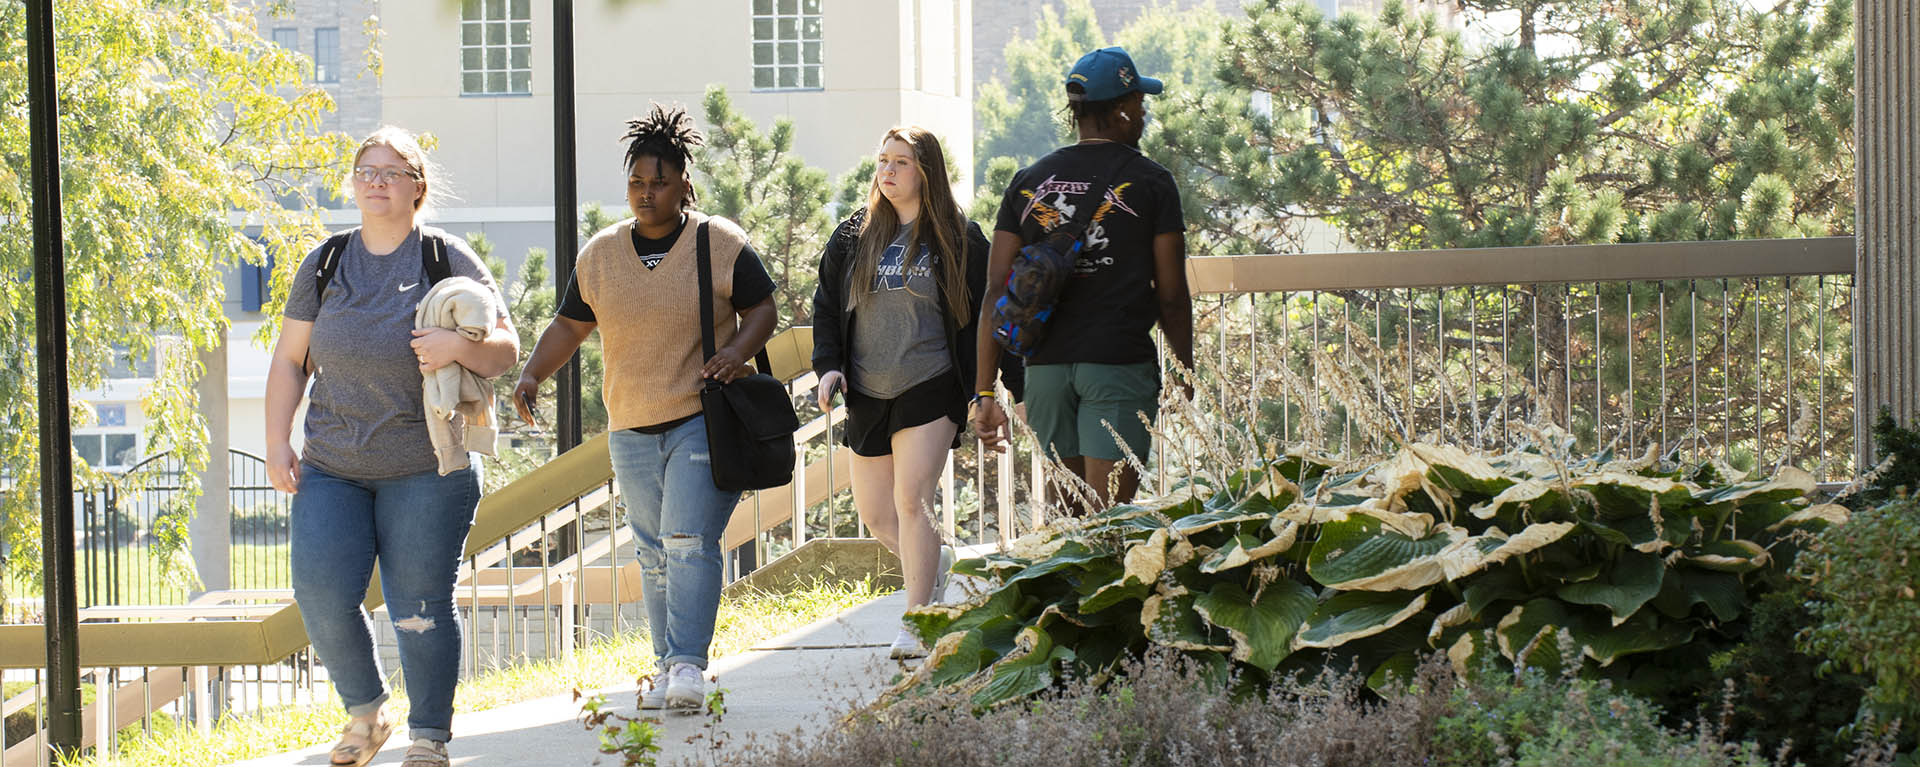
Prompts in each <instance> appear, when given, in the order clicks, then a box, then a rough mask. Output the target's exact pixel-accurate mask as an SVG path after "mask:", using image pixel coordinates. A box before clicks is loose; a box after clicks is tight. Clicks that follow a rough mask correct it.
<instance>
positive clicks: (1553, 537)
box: [1440, 522, 1580, 581]
mask: <svg viewBox="0 0 1920 767" xmlns="http://www.w3.org/2000/svg"><path fill="white" fill-rule="evenodd" d="M1579 527H1580V526H1579V525H1577V524H1574V523H1572V522H1540V523H1537V524H1532V525H1527V527H1526V529H1524V530H1521V531H1520V533H1519V534H1518V535H1513V536H1508V535H1506V534H1505V533H1503V532H1501V530H1500V528H1497V527H1496V528H1492V529H1490V530H1488V531H1487V532H1486V534H1485V535H1476V536H1474V537H1472V538H1466V539H1463V540H1459V541H1455V542H1453V543H1451V544H1448V545H1447V548H1446V549H1444V550H1442V551H1441V552H1440V569H1441V570H1442V571H1443V572H1444V573H1445V574H1446V578H1447V580H1450V581H1452V580H1459V579H1461V578H1465V577H1467V576H1469V575H1472V574H1474V573H1477V572H1479V571H1481V570H1484V569H1486V568H1488V567H1492V566H1494V565H1497V564H1500V563H1502V562H1505V561H1507V560H1509V559H1512V558H1514V557H1517V556H1520V555H1522V554H1526V553H1528V552H1531V551H1535V550H1537V549H1539V548H1540V547H1542V546H1546V545H1548V544H1550V543H1554V542H1556V541H1559V540H1560V539H1562V538H1565V537H1567V534H1568V533H1571V532H1573V531H1574V530H1576V529H1578V528H1579Z"/></svg>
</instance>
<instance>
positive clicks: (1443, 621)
mask: <svg viewBox="0 0 1920 767" xmlns="http://www.w3.org/2000/svg"><path fill="white" fill-rule="evenodd" d="M1470 620H1473V610H1472V608H1470V607H1468V606H1467V603H1465V602H1461V603H1460V604H1457V605H1454V606H1453V607H1450V608H1448V609H1447V611H1446V612H1443V613H1441V614H1440V616H1439V617H1437V618H1434V619H1433V626H1432V627H1431V628H1428V629H1427V646H1428V647H1438V646H1440V635H1441V634H1442V633H1444V632H1445V631H1446V630H1447V629H1450V628H1453V627H1454V626H1459V625H1461V624H1464V623H1466V622H1467V621H1470Z"/></svg>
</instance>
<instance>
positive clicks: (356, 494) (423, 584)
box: [291, 463, 480, 742]
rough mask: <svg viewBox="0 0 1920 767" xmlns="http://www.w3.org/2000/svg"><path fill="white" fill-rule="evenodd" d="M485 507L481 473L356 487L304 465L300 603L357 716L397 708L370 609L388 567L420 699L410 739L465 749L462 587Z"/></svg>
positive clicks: (412, 692)
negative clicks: (458, 592) (370, 591)
mask: <svg viewBox="0 0 1920 767" xmlns="http://www.w3.org/2000/svg"><path fill="white" fill-rule="evenodd" d="M479 503H480V475H479V473H478V472H476V471H474V470H473V469H471V468H469V469H461V470H460V471H456V472H454V473H452V474H448V475H446V476H444V477H442V476H440V475H439V473H438V472H434V471H426V472H422V473H420V474H411V475H408V476H404V477H397V478H394V479H375V480H356V479H346V478H342V477H335V476H333V475H330V474H328V473H326V472H324V471H321V470H320V469H318V468H315V467H314V466H313V465H312V464H308V463H302V464H301V465H300V492H298V493H296V494H294V496H293V509H292V517H293V519H292V523H291V524H292V554H293V599H294V601H295V602H296V603H298V604H299V606H300V615H301V618H302V619H304V620H305V621H306V624H307V637H308V638H309V639H311V640H312V641H313V649H314V650H315V651H316V652H318V653H319V654H320V662H321V663H324V664H326V667H327V674H328V675H329V676H330V677H332V679H333V687H334V690H335V691H337V692H339V693H340V702H341V703H342V704H344V705H345V706H346V708H347V713H348V714H351V715H353V716H361V715H364V714H367V713H369V712H372V711H376V710H378V709H379V708H380V706H381V704H383V703H386V701H387V685H386V676H385V675H384V674H383V673H381V670H380V659H379V657H378V656H377V655H376V654H375V653H374V651H373V624H372V622H371V621H369V620H368V617H367V613H366V611H365V610H363V609H361V606H360V605H361V601H362V600H363V599H364V598H365V597H366V594H367V583H368V581H369V580H370V579H371V578H372V577H373V565H374V562H375V561H376V560H377V561H378V562H379V563H380V589H381V591H382V592H383V593H384V594H386V598H387V612H388V614H389V615H391V616H392V617H393V627H394V635H395V639H396V642H397V643H398V644H399V649H400V668H401V670H402V671H403V672H404V673H405V674H406V684H407V697H409V698H411V699H412V707H411V709H410V710H409V711H408V712H407V729H408V732H409V735H410V736H411V737H414V738H430V739H432V740H438V741H442V742H445V741H448V740H451V739H452V738H453V733H452V732H451V731H450V730H449V728H450V727H451V726H452V724H453V690H454V687H455V686H456V685H457V684H459V682H460V623H459V616H458V614H456V613H455V611H454V609H453V587H454V576H455V573H456V571H457V570H458V568H459V567H460V555H461V553H462V549H463V548H464V547H465V545H466V540H467V530H468V529H469V528H471V527H472V526H473V512H474V508H475V507H476V506H478V505H479Z"/></svg>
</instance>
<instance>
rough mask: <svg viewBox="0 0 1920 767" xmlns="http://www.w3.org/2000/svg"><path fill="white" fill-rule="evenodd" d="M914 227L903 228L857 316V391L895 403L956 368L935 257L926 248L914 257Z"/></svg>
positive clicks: (883, 256) (883, 259)
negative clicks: (942, 310) (911, 253)
mask: <svg viewBox="0 0 1920 767" xmlns="http://www.w3.org/2000/svg"><path fill="white" fill-rule="evenodd" d="M912 238H913V226H912V225H911V224H908V225H904V226H901V227H900V231H899V233H898V234H896V235H894V238H893V244H891V245H888V246H887V249H886V252H884V253H882V254H881V255H880V265H879V268H878V269H876V270H875V271H874V277H873V286H872V287H871V288H870V289H869V292H868V294H867V296H866V298H865V299H863V300H862V301H861V302H860V308H859V309H856V310H855V311H854V313H853V375H852V376H851V378H852V382H853V387H854V388H856V389H858V390H860V393H861V394H865V395H867V396H869V397H879V398H882V399H890V398H893V397H898V396H900V395H901V394H904V393H906V391H907V390H908V389H911V388H913V387H914V385H915V384H919V383H922V382H924V381H927V380H928V379H931V378H933V377H934V376H937V375H940V374H941V373H945V372H947V371H948V370H952V369H953V358H952V357H951V356H949V355H948V354H947V329H946V325H945V323H944V322H943V321H942V320H941V317H940V289H939V283H938V281H936V280H935V279H934V276H933V269H934V266H935V264H934V258H933V256H932V255H931V254H930V253H928V252H927V247H926V246H925V245H921V246H920V247H919V248H917V250H918V251H919V252H918V253H917V254H915V256H914V257H913V258H908V257H907V253H908V247H907V245H908V243H909V240H911V239H912Z"/></svg>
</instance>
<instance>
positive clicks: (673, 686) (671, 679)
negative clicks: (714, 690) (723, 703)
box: [666, 663, 707, 708]
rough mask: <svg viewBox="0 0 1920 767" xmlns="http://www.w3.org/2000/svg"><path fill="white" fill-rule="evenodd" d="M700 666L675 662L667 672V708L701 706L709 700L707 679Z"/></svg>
mask: <svg viewBox="0 0 1920 767" xmlns="http://www.w3.org/2000/svg"><path fill="white" fill-rule="evenodd" d="M701 674H702V672H701V671H700V667H699V666H695V665H693V664H691V663H675V664H673V671H672V672H671V673H668V674H667V692H666V707H667V708H699V707H701V706H703V705H705V704H706V702H707V679H706V677H704V676H701Z"/></svg>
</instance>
